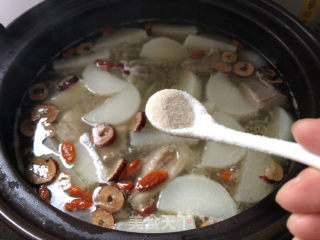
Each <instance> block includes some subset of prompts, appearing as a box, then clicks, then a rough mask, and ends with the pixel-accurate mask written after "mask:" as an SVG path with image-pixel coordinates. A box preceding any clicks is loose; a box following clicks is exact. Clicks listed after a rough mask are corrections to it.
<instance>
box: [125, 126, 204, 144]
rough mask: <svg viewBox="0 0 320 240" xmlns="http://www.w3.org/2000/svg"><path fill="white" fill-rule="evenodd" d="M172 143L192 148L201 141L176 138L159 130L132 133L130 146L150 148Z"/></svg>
mask: <svg viewBox="0 0 320 240" xmlns="http://www.w3.org/2000/svg"><path fill="white" fill-rule="evenodd" d="M170 143H185V144H187V145H189V146H192V145H196V144H198V143H199V140H197V139H192V138H184V137H175V136H171V135H169V134H166V133H163V132H160V131H157V130H144V131H141V132H130V145H131V146H133V147H137V148H149V147H154V146H159V145H164V144H170Z"/></svg>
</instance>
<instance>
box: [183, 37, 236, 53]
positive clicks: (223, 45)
mask: <svg viewBox="0 0 320 240" xmlns="http://www.w3.org/2000/svg"><path fill="white" fill-rule="evenodd" d="M183 46H184V47H186V48H188V49H191V50H197V49H202V50H209V49H212V48H213V49H218V50H220V51H225V50H229V51H232V52H235V51H236V50H237V47H236V46H234V45H233V44H231V43H228V42H225V41H220V40H216V39H213V38H212V37H211V36H198V35H194V34H190V35H189V36H188V37H187V38H186V40H185V41H184V43H183Z"/></svg>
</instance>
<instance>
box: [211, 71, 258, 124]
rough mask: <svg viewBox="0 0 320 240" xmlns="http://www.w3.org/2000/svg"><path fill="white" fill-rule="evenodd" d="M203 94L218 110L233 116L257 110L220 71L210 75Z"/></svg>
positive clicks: (248, 114)
mask: <svg viewBox="0 0 320 240" xmlns="http://www.w3.org/2000/svg"><path fill="white" fill-rule="evenodd" d="M205 94H206V97H207V100H209V101H211V102H214V103H215V104H216V107H217V109H218V110H220V111H221V112H224V113H227V114H230V115H232V116H233V117H235V118H241V117H246V116H250V115H253V114H254V113H256V112H257V111H258V109H257V108H256V107H255V106H253V105H252V104H251V103H250V102H249V101H248V100H247V99H246V97H245V96H243V95H242V93H241V92H240V90H239V89H238V88H237V87H236V86H235V85H234V84H233V83H232V82H231V81H230V79H229V77H228V76H227V75H226V74H224V73H222V72H217V73H216V74H214V75H211V77H210V79H209V80H208V82H207V84H206V89H205Z"/></svg>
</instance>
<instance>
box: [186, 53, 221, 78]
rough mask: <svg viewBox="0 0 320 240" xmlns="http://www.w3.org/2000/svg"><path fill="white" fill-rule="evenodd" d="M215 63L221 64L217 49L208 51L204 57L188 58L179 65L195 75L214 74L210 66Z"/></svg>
mask: <svg viewBox="0 0 320 240" xmlns="http://www.w3.org/2000/svg"><path fill="white" fill-rule="evenodd" d="M217 63H223V62H222V60H221V52H220V51H219V50H217V49H210V50H209V52H206V53H205V54H204V55H201V56H199V57H195V58H188V59H187V60H185V61H184V62H183V63H182V64H181V67H182V68H184V69H186V70H189V71H192V72H195V73H198V72H203V73H214V72H216V70H215V69H214V68H213V67H212V66H214V65H217Z"/></svg>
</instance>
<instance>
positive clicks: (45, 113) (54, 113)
mask: <svg viewBox="0 0 320 240" xmlns="http://www.w3.org/2000/svg"><path fill="white" fill-rule="evenodd" d="M58 115H59V109H58V108H57V106H56V105H54V104H50V103H47V104H42V105H38V106H37V107H35V109H34V110H33V111H32V114H31V120H32V121H34V122H37V121H39V120H40V119H41V118H45V119H46V122H47V123H51V122H53V121H54V120H56V118H57V117H58Z"/></svg>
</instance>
